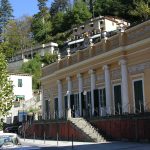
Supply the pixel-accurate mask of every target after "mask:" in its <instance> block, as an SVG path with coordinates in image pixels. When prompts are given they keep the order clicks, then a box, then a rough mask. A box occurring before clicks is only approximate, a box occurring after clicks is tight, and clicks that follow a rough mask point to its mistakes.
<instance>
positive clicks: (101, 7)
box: [94, 0, 124, 16]
mask: <svg viewBox="0 0 150 150" xmlns="http://www.w3.org/2000/svg"><path fill="white" fill-rule="evenodd" d="M121 1H122V0H100V1H98V0H97V1H96V2H95V5H94V12H95V15H96V16H98V15H104V16H106V15H111V16H119V15H120V13H121V11H123V10H124V8H123V5H122V2H121Z"/></svg>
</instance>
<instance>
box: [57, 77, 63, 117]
mask: <svg viewBox="0 0 150 150" xmlns="http://www.w3.org/2000/svg"><path fill="white" fill-rule="evenodd" d="M57 84H58V111H59V112H58V115H59V118H61V117H62V116H63V111H62V83H61V81H60V80H57Z"/></svg>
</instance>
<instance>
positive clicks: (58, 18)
mask: <svg viewBox="0 0 150 150" xmlns="http://www.w3.org/2000/svg"><path fill="white" fill-rule="evenodd" d="M64 23H65V22H64V13H63V12H58V13H57V14H56V15H55V16H54V18H53V19H52V24H53V35H55V34H57V33H59V32H64V31H65V29H64V28H63V24H64ZM66 23H67V22H66Z"/></svg>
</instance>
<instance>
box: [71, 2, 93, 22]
mask: <svg viewBox="0 0 150 150" xmlns="http://www.w3.org/2000/svg"><path fill="white" fill-rule="evenodd" d="M72 11H73V13H72V15H73V21H74V22H73V24H75V25H78V24H82V23H84V22H85V21H87V20H88V19H90V18H91V17H92V14H91V13H90V11H89V10H88V7H87V5H86V3H85V2H83V1H82V0H77V1H76V2H75V4H74V6H73V10H72Z"/></svg>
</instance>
